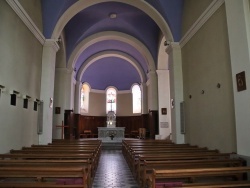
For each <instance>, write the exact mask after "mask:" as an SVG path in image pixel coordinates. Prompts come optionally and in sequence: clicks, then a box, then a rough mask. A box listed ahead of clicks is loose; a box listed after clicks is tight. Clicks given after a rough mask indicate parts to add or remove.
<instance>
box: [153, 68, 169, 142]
mask: <svg viewBox="0 0 250 188" xmlns="http://www.w3.org/2000/svg"><path fill="white" fill-rule="evenodd" d="M156 72H157V75H158V95H159V97H158V99H159V135H160V137H161V139H166V138H167V137H168V136H169V135H170V133H171V105H170V83H169V82H170V80H169V70H157V71H156ZM162 108H166V109H167V111H166V112H167V114H162Z"/></svg>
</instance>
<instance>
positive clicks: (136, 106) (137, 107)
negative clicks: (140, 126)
mask: <svg viewBox="0 0 250 188" xmlns="http://www.w3.org/2000/svg"><path fill="white" fill-rule="evenodd" d="M132 94H133V113H134V114H135V113H141V88H140V86H139V85H138V84H135V85H134V86H133V87H132Z"/></svg>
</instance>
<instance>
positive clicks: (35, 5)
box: [18, 0, 43, 31]
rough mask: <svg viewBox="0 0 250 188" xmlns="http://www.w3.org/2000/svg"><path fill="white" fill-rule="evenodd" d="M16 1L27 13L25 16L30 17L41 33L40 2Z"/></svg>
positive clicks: (37, 0)
mask: <svg viewBox="0 0 250 188" xmlns="http://www.w3.org/2000/svg"><path fill="white" fill-rule="evenodd" d="M18 1H19V3H20V4H21V5H22V7H23V8H24V10H25V11H26V12H27V14H28V15H29V16H30V18H31V19H32V21H33V22H34V23H35V24H36V26H37V27H38V29H39V30H40V31H43V21H42V11H41V10H42V5H41V0H36V1H27V0H18ZM34 10H35V11H34Z"/></svg>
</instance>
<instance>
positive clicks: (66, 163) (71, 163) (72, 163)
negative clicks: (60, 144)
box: [0, 159, 94, 185]
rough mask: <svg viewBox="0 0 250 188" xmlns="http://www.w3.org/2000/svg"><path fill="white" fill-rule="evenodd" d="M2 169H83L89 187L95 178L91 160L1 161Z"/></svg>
mask: <svg viewBox="0 0 250 188" xmlns="http://www.w3.org/2000/svg"><path fill="white" fill-rule="evenodd" d="M0 167H82V168H84V169H86V172H88V173H87V181H88V185H91V184H92V182H93V178H94V173H93V171H92V170H93V169H92V167H91V162H90V161H89V160H37V159H34V160H30V159H28V160H27V159H26V160H18V159H17V160H0Z"/></svg>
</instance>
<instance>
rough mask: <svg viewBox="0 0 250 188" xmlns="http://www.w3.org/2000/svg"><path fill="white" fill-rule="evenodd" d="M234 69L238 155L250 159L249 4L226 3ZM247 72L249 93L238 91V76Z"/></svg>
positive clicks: (228, 1) (232, 0)
mask: <svg viewBox="0 0 250 188" xmlns="http://www.w3.org/2000/svg"><path fill="white" fill-rule="evenodd" d="M225 4H226V14H227V25H228V37H229V47H230V57H231V67H232V81H233V92H234V106H235V123H236V139H237V153H238V154H240V155H245V156H250V150H249V143H250V137H249V135H250V124H249V122H250V116H249V112H250V50H249V49H250V24H249V23H250V12H249V1H248V0H242V1H234V0H226V1H225ZM242 71H245V75H246V88H247V89H246V90H243V91H241V92H238V91H237V85H236V74H237V73H240V72H242Z"/></svg>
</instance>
